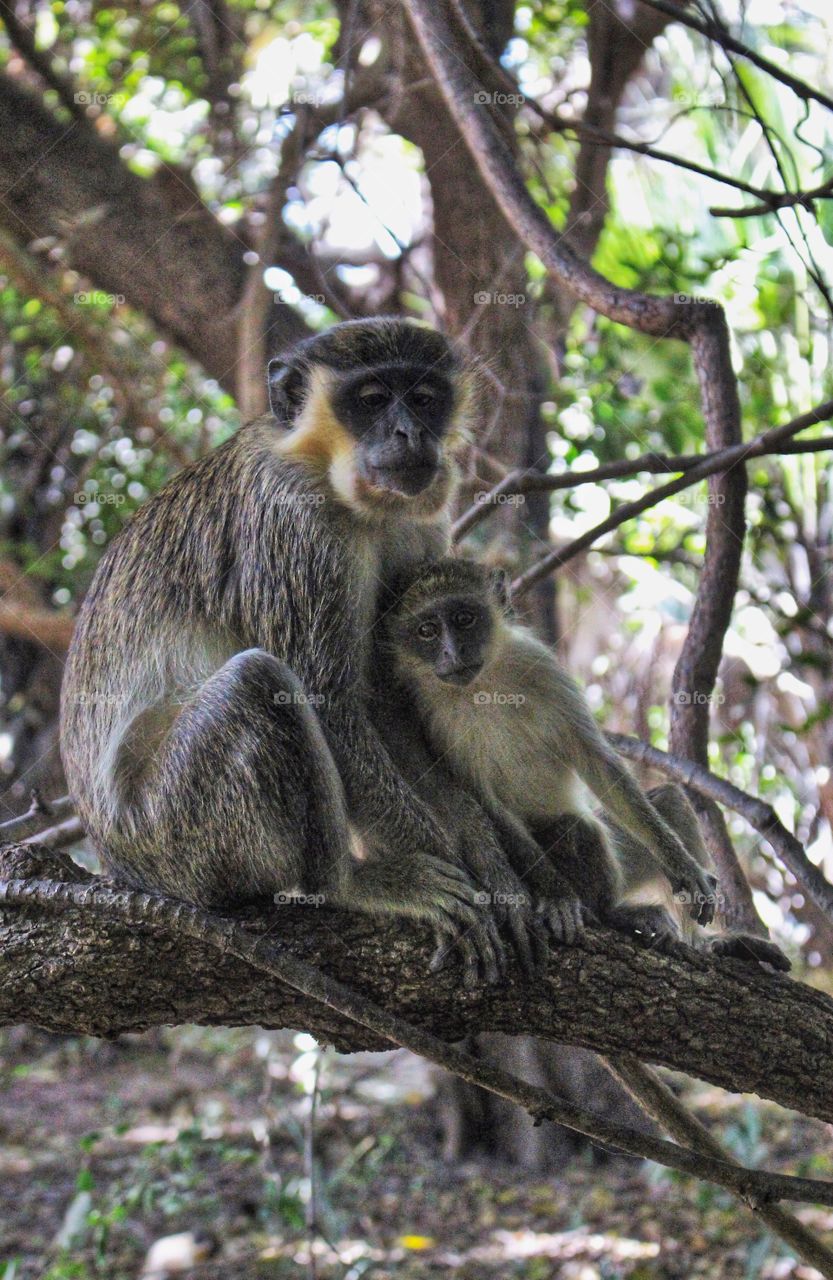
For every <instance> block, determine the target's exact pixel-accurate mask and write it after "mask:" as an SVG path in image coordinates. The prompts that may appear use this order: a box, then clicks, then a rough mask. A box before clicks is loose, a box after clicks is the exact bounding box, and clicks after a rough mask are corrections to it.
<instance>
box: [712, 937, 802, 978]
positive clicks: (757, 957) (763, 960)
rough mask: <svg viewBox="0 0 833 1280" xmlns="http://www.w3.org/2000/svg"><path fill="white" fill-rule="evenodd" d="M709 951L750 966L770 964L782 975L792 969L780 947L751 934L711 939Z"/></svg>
mask: <svg viewBox="0 0 833 1280" xmlns="http://www.w3.org/2000/svg"><path fill="white" fill-rule="evenodd" d="M709 949H710V950H711V952H712V954H713V955H716V956H730V957H731V958H732V959H734V960H746V961H748V962H749V963H750V964H768V965H770V966H771V967H772V968H773V969H778V970H779V972H780V973H788V972H789V970H790V969H791V968H792V965H791V963H790V961H789V960H788V959H787V957H786V956H785V955H784V952H783V951H782V950H781V948H780V947H776V945H775V943H774V942H768V941H767V939H766V938H757V937H755V935H754V934H751V933H722V934H720V935H719V936H718V937H716V938H710V939H709Z"/></svg>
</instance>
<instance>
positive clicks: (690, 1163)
mask: <svg viewBox="0 0 833 1280" xmlns="http://www.w3.org/2000/svg"><path fill="white" fill-rule="evenodd" d="M5 858H6V862H7V864H8V863H11V866H12V867H14V864H15V859H16V858H17V866H18V870H20V869H24V867H25V869H27V870H32V869H33V865H34V866H36V865H37V859H33V858H32V855H31V854H27V853H25V851H24V852H23V854H22V856H21V853H20V851H18V853H17V855H16V854H15V853H14V851H11V852H7V853H6V855H5ZM27 860H28V863H29V865H28V867H26V865H25V864H26V863H27ZM64 865H65V866H66V865H67V864H66V863H64ZM72 874H74V871H73V872H72ZM77 878H78V880H80V883H78V882H76V883H71V882H67V881H56V880H51V879H49V880H44V879H28V878H27V879H8V880H2V881H0V902H4V903H6V904H11V905H13V906H14V907H16V908H19V907H22V908H24V910H25V909H26V908H29V909H33V910H34V912H35V914H36V915H37V914H38V913H39V912H40V913H43V912H45V913H47V914H52V913H55V912H57V913H58V914H59V916H63V915H64V913H65V912H66V911H67V909H69V910H70V911H72V910H73V909H77V910H78V912H79V913H80V914H81V915H82V917H84V916H86V917H87V918H91V919H92V921H93V922H94V923H97V922H98V921H99V920H103V921H104V924H105V928H107V929H110V928H111V927H113V926H114V925H115V926H127V927H128V928H129V929H131V930H143V929H145V928H150V929H151V931H153V932H154V933H156V932H157V931H162V932H163V933H165V934H171V935H173V936H174V937H175V938H176V939H177V940H179V941H180V942H182V941H184V940H185V939H189V940H192V941H194V942H196V943H197V944H198V945H201V946H206V947H207V948H208V949H209V951H212V952H214V953H215V960H216V959H220V960H221V961H222V959H223V958H225V957H232V958H233V960H235V961H238V962H242V964H243V965H244V966H245V967H246V968H247V969H248V970H249V971H251V969H254V970H256V971H259V972H260V973H262V974H264V975H267V976H268V977H269V978H271V979H273V980H274V979H277V981H278V982H279V983H282V984H284V985H286V986H288V987H289V988H290V990H291V991H292V992H294V993H297V994H298V995H301V996H303V997H306V998H307V999H308V1000H309V1001H310V1002H312V1004H313V1005H314V1006H318V1008H319V1009H320V1010H321V1012H322V1014H325V1015H328V1014H330V1013H331V1012H332V1013H334V1014H335V1015H336V1016H337V1017H339V1018H342V1019H345V1020H346V1022H347V1025H348V1026H350V1027H353V1028H357V1027H358V1028H362V1030H363V1031H366V1032H368V1033H370V1034H371V1035H372V1036H374V1037H377V1038H379V1039H381V1041H382V1042H383V1044H384V1043H387V1044H393V1045H397V1046H402V1047H404V1048H408V1049H411V1050H412V1051H413V1052H414V1053H418V1054H421V1055H422V1056H423V1057H426V1058H428V1059H429V1060H430V1061H432V1062H434V1063H436V1064H437V1065H439V1066H442V1067H445V1068H446V1070H449V1071H452V1072H454V1073H455V1074H456V1075H459V1076H460V1077H461V1078H462V1079H464V1080H466V1081H467V1082H468V1083H470V1084H476V1085H479V1086H480V1087H481V1088H485V1089H487V1090H488V1091H489V1092H491V1093H495V1094H497V1095H498V1096H500V1097H503V1098H505V1099H507V1100H508V1101H511V1102H516V1103H518V1104H519V1105H521V1106H524V1107H526V1109H527V1110H529V1111H530V1112H531V1113H532V1114H533V1115H534V1116H535V1117H536V1119H538V1120H551V1121H553V1122H555V1123H558V1124H566V1125H567V1126H568V1127H570V1128H573V1129H575V1130H576V1131H577V1132H580V1133H584V1134H585V1135H586V1136H588V1137H591V1138H594V1139H596V1140H597V1141H601V1142H603V1143H605V1144H606V1145H611V1146H614V1147H616V1148H617V1149H620V1150H623V1151H626V1152H628V1153H630V1154H632V1155H640V1156H644V1157H646V1158H648V1159H652V1160H656V1161H658V1162H659V1163H662V1164H665V1165H668V1166H669V1167H670V1168H674V1169H676V1170H678V1171H679V1172H683V1173H689V1174H692V1175H694V1176H696V1177H701V1178H707V1179H709V1180H711V1181H715V1182H717V1183H718V1184H719V1185H721V1186H723V1187H726V1188H728V1189H730V1190H733V1191H735V1192H736V1193H737V1194H739V1195H741V1196H743V1198H744V1199H746V1200H747V1201H749V1202H750V1203H752V1204H755V1205H757V1204H768V1203H771V1202H773V1201H777V1200H782V1199H793V1200H796V1199H797V1200H802V1199H806V1200H812V1201H814V1202H816V1203H820V1204H829V1205H833V1183H825V1182H819V1181H817V1180H814V1179H808V1178H798V1177H793V1176H790V1175H784V1174H776V1173H761V1172H759V1171H757V1170H750V1169H745V1168H741V1167H739V1166H736V1165H733V1164H730V1163H727V1162H726V1161H724V1160H722V1159H717V1160H716V1159H714V1158H712V1157H711V1156H709V1155H705V1156H701V1155H695V1154H693V1153H692V1152H690V1151H687V1150H685V1149H683V1148H680V1147H677V1146H675V1145H674V1144H671V1143H668V1142H665V1141H663V1140H661V1139H656V1138H654V1137H652V1136H649V1135H645V1134H642V1133H639V1132H637V1131H635V1130H631V1129H628V1128H626V1127H625V1126H621V1125H616V1124H612V1123H611V1122H609V1121H606V1120H603V1119H601V1118H600V1117H598V1116H594V1115H593V1114H592V1113H591V1112H587V1111H584V1110H582V1109H581V1108H579V1107H575V1106H573V1105H572V1104H570V1103H566V1102H562V1101H561V1100H559V1099H558V1098H556V1097H554V1096H553V1095H552V1094H549V1093H548V1092H547V1091H546V1090H543V1089H539V1088H535V1087H533V1086H531V1085H528V1084H526V1083H524V1082H523V1081H521V1080H519V1079H517V1078H515V1077H513V1076H511V1075H509V1074H508V1073H507V1072H505V1071H503V1070H502V1069H500V1068H499V1067H495V1066H491V1065H487V1064H484V1063H483V1062H481V1061H478V1060H477V1059H475V1058H472V1057H471V1056H470V1055H468V1054H466V1053H464V1052H462V1051H461V1050H459V1049H456V1048H453V1047H451V1046H450V1045H449V1044H448V1043H446V1042H445V1041H444V1040H442V1039H439V1038H438V1037H437V1036H436V1035H434V1034H433V1033H432V1032H430V1031H426V1030H425V1029H424V1028H423V1026H422V1025H414V1024H413V1023H411V1022H410V1021H409V1020H408V1019H407V1016H403V1015H402V1014H401V1013H400V1012H399V1010H398V1009H397V1012H396V1013H391V1012H389V1011H388V1009H387V1008H386V1007H385V1006H384V1005H383V1004H380V1003H378V1002H377V1001H376V1000H375V999H374V998H373V997H372V996H370V997H368V996H365V995H363V994H359V992H358V991H357V990H356V989H355V988H354V987H353V986H346V985H344V984H343V983H342V982H340V981H338V980H336V979H334V978H332V977H329V976H327V975H326V974H325V973H324V972H322V971H321V969H320V968H319V967H318V965H317V964H310V963H309V962H308V961H307V960H306V959H299V958H298V957H297V955H296V954H295V953H294V948H293V953H292V954H290V953H288V951H287V950H286V949H285V947H283V946H281V944H279V943H276V941H275V940H274V939H273V938H271V937H268V936H260V937H258V936H257V934H256V933H252V932H250V930H249V929H247V928H246V927H245V926H244V925H242V924H240V923H239V922H236V921H234V920H230V919H228V918H225V917H222V916H219V915H216V914H214V913H211V912H206V911H201V910H199V909H198V908H195V907H190V906H188V905H186V904H185V903H181V902H176V901H174V900H173V899H170V898H163V897H157V896H153V895H149V894H144V893H134V892H130V891H123V890H117V889H114V888H110V887H105V886H103V885H102V884H101V883H100V882H98V883H97V882H96V878H95V877H89V878H87V877H85V875H84V873H80V875H79V876H78V877H77ZM12 914H15V912H12ZM50 976H51V977H52V978H54V974H53V975H50ZM36 985H37V984H36ZM828 1013H830V1014H833V1004H831V1009H830V1010H828ZM424 1021H425V1018H424V1010H423V1011H421V1016H420V1018H419V1022H420V1024H421V1023H422V1022H424Z"/></svg>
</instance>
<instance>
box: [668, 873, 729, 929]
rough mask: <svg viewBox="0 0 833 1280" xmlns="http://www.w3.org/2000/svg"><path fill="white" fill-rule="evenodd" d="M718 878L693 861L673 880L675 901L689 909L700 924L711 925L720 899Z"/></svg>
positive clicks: (693, 918)
mask: <svg viewBox="0 0 833 1280" xmlns="http://www.w3.org/2000/svg"><path fill="white" fill-rule="evenodd" d="M718 884H719V881H718V879H717V876H715V875H713V874H712V872H711V871H706V870H705V869H704V868H703V867H701V866H699V864H698V863H696V862H695V861H694V859H693V858H692V859H691V865H690V866H689V867H687V868H686V869H685V871H682V872H680V874H679V875H678V876H677V877H676V878H675V879H672V880H671V889H672V891H673V894H674V901H675V902H678V903H680V905H681V906H683V907H687V908H688V914H689V915H690V916H691V918H692V920H696V921H697V923H698V924H711V922H712V920H713V919H714V909H715V906H716V905H717V899H718V896H719V894H718Z"/></svg>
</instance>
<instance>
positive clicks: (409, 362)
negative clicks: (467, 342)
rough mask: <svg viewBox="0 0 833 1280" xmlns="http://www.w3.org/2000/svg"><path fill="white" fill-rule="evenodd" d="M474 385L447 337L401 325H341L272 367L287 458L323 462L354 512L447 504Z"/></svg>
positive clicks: (418, 511)
mask: <svg viewBox="0 0 833 1280" xmlns="http://www.w3.org/2000/svg"><path fill="white" fill-rule="evenodd" d="M473 387H474V383H473V381H472V376H471V375H470V374H469V373H468V372H466V371H465V370H463V369H462V368H461V366H460V362H459V360H458V357H457V355H456V354H455V353H454V351H453V350H452V348H451V346H450V345H449V343H448V342H447V340H446V339H445V338H444V337H442V335H441V334H439V333H436V332H434V331H433V330H431V329H426V328H424V327H423V326H421V325H417V324H414V323H412V322H410V321H403V320H394V319H384V318H381V319H377V320H368V321H348V322H346V323H345V324H342V325H335V326H334V327H333V328H332V329H330V330H329V331H328V332H327V333H325V334H322V335H319V336H317V337H315V338H311V339H308V340H307V341H306V342H304V343H301V344H300V346H299V347H298V348H297V349H296V352H294V353H290V355H289V357H288V358H287V359H285V360H273V361H272V362H271V363H270V366H269V391H270V403H271V405H272V410H273V412H274V414H275V417H276V419H277V420H278V421H279V422H280V423H281V424H282V425H284V426H286V427H289V428H290V436H289V437H288V438H287V440H286V443H285V444H282V445H281V451H282V452H284V453H285V452H287V451H292V452H295V453H296V454H298V455H300V454H303V455H304V456H307V457H310V458H314V459H315V460H316V461H318V462H319V463H322V464H324V465H325V466H326V467H327V470H328V474H329V477H330V481H331V484H332V486H333V489H334V490H335V492H336V494H337V495H338V496H339V497H341V498H342V499H343V500H344V501H345V502H346V503H347V504H348V505H349V506H352V507H354V508H357V509H361V510H363V511H370V510H373V509H374V508H375V509H377V510H380V511H382V512H391V511H392V512H402V511H404V510H407V511H408V512H410V514H412V515H413V516H415V517H416V518H423V517H428V516H432V515H433V514H435V513H436V512H437V511H438V510H440V509H442V507H443V506H444V505H445V504H446V503H447V501H448V498H449V496H450V491H451V487H452V485H453V467H452V466H451V464H450V462H449V459H448V457H447V456H446V455H447V454H448V453H449V452H453V448H454V446H455V445H456V447H459V444H460V442H461V441H460V437H461V436H462V434H463V432H464V431H465V430H466V426H465V424H466V423H467V422H468V415H469V414H470V412H471V409H472V405H473V397H474V395H475V392H474V390H473ZM450 442H451V444H452V448H451V450H449V443H450Z"/></svg>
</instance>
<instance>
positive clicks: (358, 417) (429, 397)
mask: <svg viewBox="0 0 833 1280" xmlns="http://www.w3.org/2000/svg"><path fill="white" fill-rule="evenodd" d="M453 399H454V397H453V391H452V388H451V385H450V383H449V381H448V378H447V377H445V375H444V374H442V373H439V372H437V371H436V370H432V369H425V368H421V367H420V366H418V365H382V366H379V367H377V368H375V369H368V370H362V371H361V372H360V373H359V374H358V375H356V376H353V377H349V378H342V379H340V380H339V382H338V383H337V384H336V386H335V389H334V396H333V409H334V411H335V414H336V417H337V418H338V419H339V421H340V422H342V423H343V424H344V426H345V427H346V428H347V430H348V431H349V433H350V435H351V436H352V437H353V439H354V440H355V442H356V468H357V470H358V473H359V476H360V478H361V480H362V481H363V482H364V483H365V484H366V485H368V486H369V487H370V488H371V489H380V490H387V491H389V492H391V493H394V494H401V495H403V496H405V497H408V498H412V497H415V496H416V495H417V494H419V493H422V492H423V490H425V489H427V488H428V486H429V485H430V484H431V483H432V481H433V480H434V479H435V478H436V476H437V473H438V471H439V468H440V463H441V460H442V451H443V437H444V436H445V433H446V430H447V427H448V423H449V420H450V417H451V411H452V406H453Z"/></svg>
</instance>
